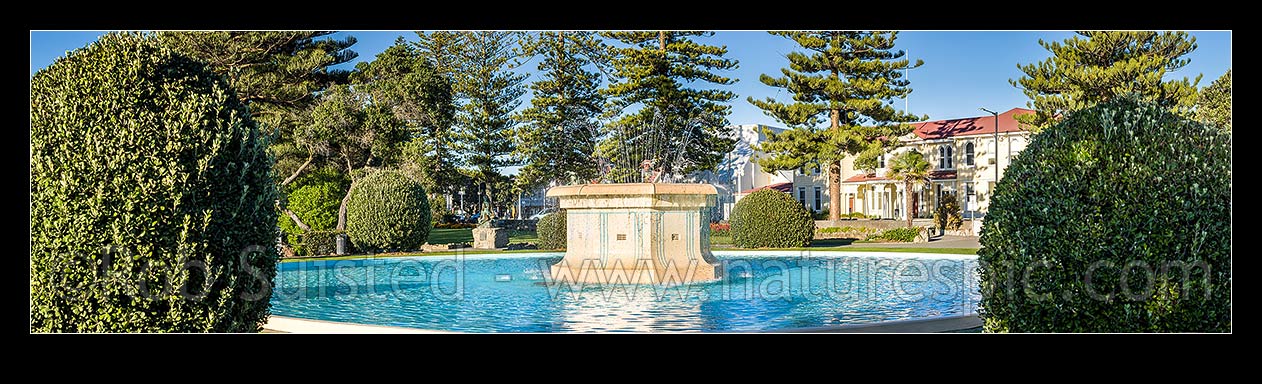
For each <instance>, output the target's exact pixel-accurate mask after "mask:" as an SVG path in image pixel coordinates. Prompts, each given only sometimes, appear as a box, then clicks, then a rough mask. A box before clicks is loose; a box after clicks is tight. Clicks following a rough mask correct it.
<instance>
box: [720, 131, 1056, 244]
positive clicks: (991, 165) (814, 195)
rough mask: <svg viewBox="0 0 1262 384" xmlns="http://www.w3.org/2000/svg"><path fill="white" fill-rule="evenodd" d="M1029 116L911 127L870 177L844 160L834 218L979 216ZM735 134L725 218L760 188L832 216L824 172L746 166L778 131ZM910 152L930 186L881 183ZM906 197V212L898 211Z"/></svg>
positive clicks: (1020, 142) (1023, 138)
mask: <svg viewBox="0 0 1262 384" xmlns="http://www.w3.org/2000/svg"><path fill="white" fill-rule="evenodd" d="M1033 112H1034V111H1032V110H1029V109H1024V108H1013V109H1010V110H1008V111H1006V112H1004V113H1001V114H999V116H998V124H997V125H996V119H995V117H994V116H993V115H987V116H977V117H967V118H959V119H947V120H934V121H926V122H920V123H913V124H912V126H913V127H914V130H913V131H912V133H909V134H907V135H906V136H903V137H900V138H899V141H900V143H901V145H900V146H899V147H897V148H895V149H893V150H891V151H890V152H889V153H887V154H886V155H885V156H884V157H883V158H882V159H881V161H879V164H878V168H877V169H874V170H869V171H865V170H857V169H855V167H854V157H853V156H847V157H846V158H845V159H844V160H842V162H841V179H842V183H841V207H840V213H841V214H843V215H844V214H849V213H852V212H859V213H862V214H864V215H865V216H868V217H880V218H891V219H905V218H906V217H907V215H908V214H910V215H912V216H913V217H916V218H929V217H932V216H933V212H935V211H936V209H937V207H938V206H939V204H941V203H942V201H943V199H945V198H954V199H957V201H958V203H959V205H960V209H961V210H962V211H964V217H965V219H969V218H974V217H981V216H984V215H985V212H986V209H987V207H988V206H989V203H990V196H991V193H992V191H993V190H994V185H995V182H996V181H997V180H998V178H1002V177H1003V169H1004V168H1006V167H1007V166H1008V164H1010V163H1011V162H1012V159H1013V158H1015V157H1016V156H1018V155H1019V154H1020V153H1021V151H1022V150H1024V149H1025V147H1026V145H1027V144H1028V143H1029V140H1030V132H1029V131H1028V130H1026V129H1023V128H1022V127H1020V124H1019V123H1018V122H1017V121H1016V119H1015V116H1017V115H1020V114H1026V113H1033ZM996 126H997V127H998V129H997V130H996ZM737 127H738V128H739V129H738V130H737V131H738V133H737V134H738V135H739V137H740V140H739V141H738V143H737V147H736V148H737V149H736V150H734V151H733V153H732V155H731V156H729V159H728V160H729V161H725V163H724V165H723V166H721V167H720V168H721V169H724V167H727V168H726V169H730V172H727V175H726V178H725V179H726V180H728V183H729V185H728V188H726V189H728V190H729V191H732V192H731V197H730V198H729V199H728V200H727V201H725V202H723V203H726V206H725V207H724V212H725V213H724V215H723V217H724V218H726V217H728V213H730V208H731V205H732V204H734V203H735V202H736V201H737V200H739V198H740V197H743V196H744V195H746V194H748V193H750V192H753V191H755V190H758V189H765V188H770V189H775V190H779V191H781V192H785V193H788V194H790V196H792V197H793V198H794V199H795V200H798V201H799V202H801V203H802V205H803V206H804V207H806V209H807V210H808V211H811V212H815V213H822V212H826V211H828V210H829V209H830V207H829V200H830V199H829V193H828V180H827V178H828V175H827V173H826V172H821V170H820V169H807V170H798V171H781V172H775V173H771V172H765V171H764V170H763V169H762V167H760V166H759V165H758V164H757V163H756V162H755V161H752V159H756V158H758V157H760V156H765V155H764V154H763V153H761V152H757V151H755V150H754V149H753V145H756V144H757V143H761V142H762V141H765V140H766V135H765V132H767V131H770V132H773V133H780V132H783V131H784V129H783V128H776V127H769V126H764V125H753V124H750V125H740V126H737ZM996 131H997V136H998V140H996ZM913 150H914V151H918V152H920V153H921V154H923V155H925V159H926V160H928V161H929V164H930V166H931V168H930V181H929V182H928V183H921V184H920V185H917V186H915V187H913V189H912V191H910V192H909V191H907V190H906V188H905V186H904V185H903V183H901V182H898V181H896V180H890V179H889V178H887V177H885V176H886V174H887V172H888V171H889V169H888V168H887V167H886V164H885V161H884V160H885V159H888V158H891V157H892V156H894V155H897V154H899V153H902V152H906V151H913ZM996 171H997V172H998V176H996ZM721 174H723V173H721ZM721 189H722V188H721ZM909 198H910V199H912V205H913V206H912V212H904V211H905V210H906V199H909ZM723 203H721V204H723Z"/></svg>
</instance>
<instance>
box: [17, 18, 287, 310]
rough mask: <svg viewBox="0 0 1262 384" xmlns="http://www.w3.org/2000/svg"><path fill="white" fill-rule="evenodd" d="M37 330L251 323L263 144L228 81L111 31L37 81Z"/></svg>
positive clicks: (268, 179)
mask: <svg viewBox="0 0 1262 384" xmlns="http://www.w3.org/2000/svg"><path fill="white" fill-rule="evenodd" d="M30 140H31V143H30V146H31V147H30V148H31V149H30V150H31V169H30V172H31V173H30V174H31V179H30V188H31V189H30V191H31V313H30V319H31V330H32V331H34V332H256V331H259V330H260V329H261V326H262V324H263V322H264V321H265V320H266V319H267V316H268V315H269V300H270V299H271V290H270V287H271V286H272V277H273V276H275V275H276V261H277V258H278V255H277V252H276V247H275V246H274V244H275V242H276V231H275V228H276V215H277V212H276V209H275V201H276V199H277V197H278V196H279V194H278V193H277V191H276V187H275V185H276V184H275V182H274V181H273V176H272V163H273V161H272V159H271V157H270V156H269V155H268V152H267V140H266V139H265V136H264V135H262V134H261V133H260V132H259V129H258V128H257V127H256V125H255V123H254V121H253V120H252V119H251V118H250V114H249V112H248V111H247V110H246V106H245V105H244V104H242V103H241V102H240V101H239V100H238V99H237V98H236V96H235V93H234V91H233V90H232V89H230V88H229V86H228V83H227V82H226V81H225V80H224V79H223V77H221V76H219V75H216V74H214V73H212V72H210V71H208V70H207V69H206V66H205V64H203V63H201V62H198V61H194V60H192V59H189V58H186V57H184V56H180V55H178V54H175V53H173V52H171V51H169V50H167V49H164V48H161V47H159V46H157V45H155V44H153V43H152V42H151V41H149V40H147V39H145V38H143V37H141V36H139V35H135V34H121V33H112V34H107V35H105V36H102V37H101V38H100V39H99V40H97V41H96V42H95V43H92V44H91V45H89V46H87V47H85V48H81V49H78V50H75V51H73V52H71V53H70V54H69V55H68V56H66V57H64V58H60V59H58V60H57V61H56V62H54V63H53V64H52V65H50V66H48V67H47V68H45V69H43V70H40V71H39V72H38V73H36V74H35V76H33V77H32V78H31V136H30Z"/></svg>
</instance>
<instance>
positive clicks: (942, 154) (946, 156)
mask: <svg viewBox="0 0 1262 384" xmlns="http://www.w3.org/2000/svg"><path fill="white" fill-rule="evenodd" d="M952 152H953V150H952V149H951V144H943V145H942V146H939V147H938V169H952V168H955V164H954V161H952V160H953V159H952V155H954V154H953V153H952Z"/></svg>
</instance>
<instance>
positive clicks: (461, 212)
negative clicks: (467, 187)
mask: <svg viewBox="0 0 1262 384" xmlns="http://www.w3.org/2000/svg"><path fill="white" fill-rule="evenodd" d="M460 214H461V215H463V214H464V187H460Z"/></svg>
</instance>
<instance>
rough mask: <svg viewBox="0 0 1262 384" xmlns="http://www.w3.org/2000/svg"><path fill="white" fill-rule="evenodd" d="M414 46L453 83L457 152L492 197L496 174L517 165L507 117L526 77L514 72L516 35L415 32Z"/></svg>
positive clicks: (512, 126)
mask: <svg viewBox="0 0 1262 384" xmlns="http://www.w3.org/2000/svg"><path fill="white" fill-rule="evenodd" d="M417 34H418V36H420V40H419V41H418V43H417V46H418V47H420V48H421V52H422V53H423V55H424V56H425V58H426V60H429V61H430V62H431V63H435V64H436V68H437V69H438V70H439V72H441V73H444V74H448V75H449V76H451V78H452V90H453V91H454V93H455V95H456V97H457V99H458V104H457V113H456V131H455V139H456V147H457V148H459V151H460V153H461V156H462V158H463V163H464V165H465V166H466V167H468V168H469V170H470V171H471V172H470V173H471V174H472V175H473V176H474V177H475V178H476V179H477V180H478V181H479V182H480V183H482V186H483V189H484V192H485V196H495V195H494V194H492V191H491V186H492V183H491V181H493V179H494V178H495V176H496V175H499V171H500V169H501V168H503V167H506V166H511V165H516V164H518V163H519V162H518V161H517V160H516V159H515V158H514V156H513V155H514V153H515V145H514V140H513V133H514V132H515V128H516V125H517V122H516V120H514V119H513V116H512V112H513V110H515V109H516V108H517V106H518V105H520V104H521V101H520V100H518V99H519V98H520V97H521V95H522V94H524V93H525V87H524V86H523V85H522V82H523V81H525V79H526V75H522V74H517V73H514V72H513V69H514V68H515V62H514V59H515V58H516V57H517V54H518V52H516V51H515V50H514V48H515V45H516V44H517V42H518V41H519V37H518V36H519V34H520V33H519V32H503V31H473V32H445V31H440V32H429V33H422V32H417Z"/></svg>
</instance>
